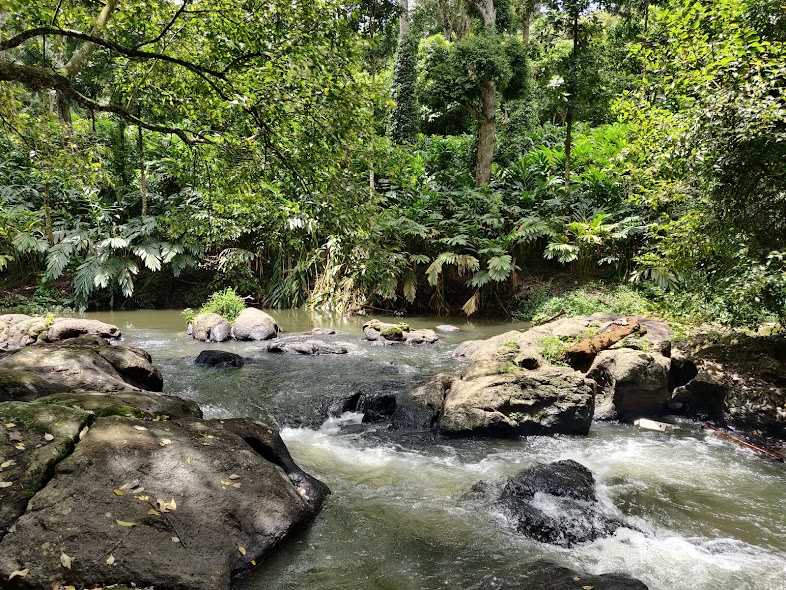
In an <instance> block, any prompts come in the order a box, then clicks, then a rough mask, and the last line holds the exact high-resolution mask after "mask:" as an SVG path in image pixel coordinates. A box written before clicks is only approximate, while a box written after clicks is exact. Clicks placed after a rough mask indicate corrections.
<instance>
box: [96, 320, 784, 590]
mask: <svg viewBox="0 0 786 590" xmlns="http://www.w3.org/2000/svg"><path fill="white" fill-rule="evenodd" d="M274 315H275V317H276V318H277V319H278V321H279V323H280V324H281V326H282V327H283V328H284V329H285V330H287V334H285V337H293V336H294V335H295V334H297V333H298V332H303V331H306V330H308V329H310V328H312V327H315V326H324V327H332V328H334V329H335V330H336V331H337V334H336V335H335V336H326V337H320V338H322V339H324V340H326V341H328V342H331V343H340V344H342V345H343V346H345V347H346V348H347V349H349V354H347V355H344V356H336V357H300V356H289V355H272V354H267V353H265V352H263V351H262V350H261V347H260V345H259V344H255V343H238V342H232V343H223V344H210V345H207V344H202V343H196V342H194V341H193V340H191V339H190V338H187V337H186V336H185V331H184V329H185V326H184V325H183V322H182V320H181V318H180V316H179V314H178V313H177V312H170V311H153V312H148V311H145V312H120V313H117V312H116V313H112V314H90V317H97V318H98V319H102V320H104V321H109V322H111V323H114V324H116V325H118V326H119V327H120V328H121V329H123V331H124V332H125V340H124V343H125V344H129V345H133V346H141V347H143V348H146V349H147V350H148V351H149V352H150V353H151V354H152V355H153V357H154V360H155V362H156V363H157V364H158V366H159V367H160V368H161V370H162V372H163V374H164V379H165V388H166V390H167V391H170V392H172V393H178V394H180V395H183V396H186V397H189V398H191V399H194V400H196V401H197V402H198V403H200V404H201V405H202V407H203V409H204V410H205V412H206V413H207V414H208V415H209V416H222V417H223V416H246V415H249V416H253V417H256V418H261V419H264V420H268V421H273V422H276V423H277V424H279V425H281V426H283V430H282V436H283V437H284V439H285V440H286V442H287V445H288V447H289V448H290V450H291V452H292V455H293V456H294V457H295V459H296V461H297V462H298V463H299V464H300V465H301V466H302V467H303V468H304V469H306V470H307V471H309V472H311V473H312V474H314V475H316V476H317V477H319V478H320V479H322V480H323V481H325V482H326V483H327V484H328V485H329V486H330V487H331V489H332V490H333V495H332V496H331V497H330V498H329V499H328V501H327V502H326V504H325V506H324V509H323V511H322V513H321V514H320V516H319V517H318V518H317V520H316V522H315V523H314V524H313V525H312V526H311V527H310V528H309V529H308V530H306V531H303V532H301V533H299V534H298V535H297V536H296V537H295V538H294V539H293V540H292V541H291V542H288V543H285V544H284V545H283V546H282V547H281V548H280V550H279V551H278V552H276V553H275V554H274V555H273V556H271V557H270V558H268V560H267V561H265V563H264V564H263V566H262V567H260V568H258V569H257V570H256V571H254V572H251V573H250V574H248V575H246V576H245V577H243V578H242V579H240V580H238V581H237V582H236V584H235V586H236V588H237V589H238V590H284V589H287V590H289V589H292V590H294V589H298V590H303V589H309V590H312V589H313V590H334V589H335V590H339V589H341V590H346V589H353V588H357V589H364V590H365V589H379V590H383V589H385V590H387V589H390V590H393V589H397V590H398V589H416V590H419V589H423V590H437V589H443V588H444V589H451V590H455V589H459V588H467V587H469V586H471V585H472V584H474V583H477V582H478V581H480V580H482V579H484V578H487V577H488V576H495V577H497V578H498V579H505V578H506V577H512V576H514V575H516V574H518V573H519V572H520V571H521V570H522V564H526V563H528V562H531V561H534V560H536V559H542V558H546V559H550V560H552V561H555V562H557V563H560V564H562V565H566V566H569V567H574V568H577V569H583V570H586V571H588V572H590V573H603V572H607V571H621V572H626V573H629V574H631V575H633V576H635V577H637V578H639V579H641V580H642V581H644V582H645V583H647V584H648V585H649V587H650V588H651V589H653V590H694V589H701V590H716V589H749V590H783V589H784V588H786V582H785V581H786V557H785V556H786V470H784V468H783V466H782V465H776V464H772V463H769V462H768V461H767V460H765V459H761V458H759V457H757V456H754V455H753V454H751V453H749V452H748V451H745V450H743V449H741V448H739V447H736V446H732V445H731V444H730V443H728V442H727V441H724V440H722V439H720V438H718V437H715V436H713V435H712V434H710V433H707V432H703V431H700V430H699V429H698V427H697V426H696V425H694V424H691V423H689V422H686V423H683V424H682V428H680V430H679V431H678V432H677V433H675V434H673V435H667V434H661V433H640V432H638V431H637V430H636V429H634V428H632V427H629V426H626V425H617V424H595V425H594V426H593V429H592V431H591V433H590V435H589V436H587V437H560V436H557V437H529V438H526V439H519V440H485V439H483V440H452V439H443V438H439V437H435V436H432V435H430V434H426V433H417V434H412V433H399V432H392V431H390V430H388V429H386V428H385V427H381V426H376V427H366V426H362V427H361V426H360V425H358V424H357V422H358V416H352V415H347V416H345V417H342V418H341V419H335V420H331V421H329V422H328V423H326V424H324V425H322V426H321V427H317V426H312V419H313V417H314V415H315V409H316V408H318V407H319V405H320V404H321V403H322V401H323V400H324V399H326V398H328V397H330V396H333V395H340V394H346V393H349V392H351V391H352V390H353V389H355V388H357V387H359V386H361V385H364V384H367V383H372V382H375V381H381V380H385V381H394V382H396V383H400V384H401V387H402V388H403V387H410V386H412V385H414V384H417V383H420V382H423V381H425V380H426V379H428V377H429V376H431V375H433V374H435V373H437V372H439V371H442V370H450V369H452V368H454V367H456V366H457V365H456V363H455V362H454V361H453V360H452V359H451V358H450V354H451V352H452V350H453V348H454V347H455V346H456V345H457V344H458V343H459V342H461V341H463V340H466V339H471V338H485V337H488V336H491V335H493V334H498V333H501V332H504V331H506V330H509V329H513V328H516V327H523V326H521V325H519V326H516V325H511V324H510V323H502V322H485V323H484V322H477V323H473V324H468V323H466V322H465V321H464V320H455V319H454V320H452V323H454V324H455V325H457V326H459V327H460V328H461V332H458V333H449V334H441V335H440V336H441V340H440V341H439V342H438V343H437V344H435V345H433V346H430V347H407V346H389V347H382V346H373V345H371V344H370V343H366V342H362V341H361V339H360V338H361V326H362V323H363V321H364V319H363V318H358V319H345V318H336V317H333V316H314V315H309V314H307V313H306V312H301V311H291V310H287V311H283V312H274ZM406 321H407V322H408V323H410V324H411V325H413V326H414V327H434V326H435V325H437V324H441V323H446V321H445V320H444V319H435V318H411V317H407V318H406ZM205 348H218V349H223V350H230V351H233V352H236V353H238V354H242V355H244V356H246V357H248V358H249V361H248V364H247V365H246V366H245V367H243V368H240V369H228V370H223V371H216V370H212V369H206V368H203V367H197V366H195V365H194V364H193V359H194V358H195V357H196V355H197V354H198V353H199V352H200V351H201V350H203V349H205ZM568 458H570V459H575V460H576V461H579V462H580V463H582V464H584V465H586V466H587V467H589V468H590V469H591V470H592V471H593V473H595V476H596V478H597V480H598V482H599V497H600V501H601V502H602V503H603V504H604V506H605V509H606V510H608V511H610V512H612V513H614V514H615V515H617V516H618V517H619V518H620V519H621V520H623V521H624V522H626V523H627V524H628V526H629V528H622V529H620V530H619V531H617V533H616V534H615V535H614V536H613V537H611V538H608V539H601V540H598V541H595V542H593V543H590V544H587V545H584V546H581V547H578V548H573V549H561V548H555V547H549V546H546V545H542V544H539V543H536V542H533V541H529V540H527V539H525V538H523V537H521V536H520V535H518V534H515V533H514V532H512V530H511V528H510V527H509V526H508V525H507V523H506V522H505V520H504V517H503V516H502V515H501V514H498V513H497V512H495V511H494V510H493V508H492V505H491V500H490V498H478V497H477V495H471V494H467V491H468V490H469V488H471V487H472V485H473V484H475V483H476V482H478V481H481V480H482V481H486V482H489V483H491V484H494V483H496V482H499V481H500V480H501V479H502V478H504V477H506V476H509V475H512V474H514V473H516V472H517V471H518V470H520V469H522V468H524V467H527V466H529V465H532V464H534V463H536V462H540V461H554V460H558V459H568Z"/></svg>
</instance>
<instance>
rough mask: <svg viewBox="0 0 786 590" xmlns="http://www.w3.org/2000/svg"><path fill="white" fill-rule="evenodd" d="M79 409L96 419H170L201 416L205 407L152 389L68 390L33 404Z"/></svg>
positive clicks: (40, 399) (30, 405) (32, 405)
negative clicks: (150, 390) (109, 417)
mask: <svg viewBox="0 0 786 590" xmlns="http://www.w3.org/2000/svg"><path fill="white" fill-rule="evenodd" d="M37 405H56V406H66V407H69V408H77V409H79V410H84V411H85V412H88V413H89V414H91V415H92V416H93V417H94V418H95V419H97V418H102V417H105V416H127V417H131V418H140V419H143V420H155V421H159V420H168V419H170V418H172V419H174V418H201V417H202V410H201V409H200V408H199V405H198V404H197V403H196V402H193V401H191V400H188V399H184V398H182V397H178V396H175V395H166V394H161V393H153V392H149V391H146V392H139V391H117V392H112V393H100V392H97V391H69V392H68V393H57V394H55V395H49V396H46V397H42V398H39V399H37V400H36V401H35V403H34V404H29V407H31V408H32V407H34V406H37Z"/></svg>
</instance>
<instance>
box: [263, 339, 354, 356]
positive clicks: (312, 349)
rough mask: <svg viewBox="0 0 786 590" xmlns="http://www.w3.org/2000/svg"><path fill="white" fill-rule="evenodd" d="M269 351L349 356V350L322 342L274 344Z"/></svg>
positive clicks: (303, 341) (300, 341) (294, 341)
mask: <svg viewBox="0 0 786 590" xmlns="http://www.w3.org/2000/svg"><path fill="white" fill-rule="evenodd" d="M267 351H268V352H284V353H289V354H305V355H321V354H347V349H346V348H344V347H343V346H335V345H332V344H327V343H326V342H323V341H322V340H288V341H285V342H273V343H271V344H270V345H268V347H267Z"/></svg>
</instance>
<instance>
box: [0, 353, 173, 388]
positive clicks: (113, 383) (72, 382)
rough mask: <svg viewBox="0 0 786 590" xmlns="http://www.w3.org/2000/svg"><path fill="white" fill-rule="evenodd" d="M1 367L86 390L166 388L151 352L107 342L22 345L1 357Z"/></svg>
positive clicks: (66, 386)
mask: <svg viewBox="0 0 786 590" xmlns="http://www.w3.org/2000/svg"><path fill="white" fill-rule="evenodd" d="M0 369H11V370H15V371H24V372H27V373H28V374H32V375H35V376H37V377H40V378H42V379H45V380H47V381H49V382H50V383H53V384H56V385H59V386H62V387H64V388H67V389H78V390H83V391H123V390H128V389H145V390H149V391H161V389H162V388H163V378H162V377H161V373H160V372H159V370H158V369H157V368H156V367H155V366H154V365H153V363H152V361H151V357H150V355H149V354H148V353H147V352H145V351H143V350H141V349H138V348H130V347H126V346H109V345H106V343H105V342H104V345H101V346H93V345H90V346H87V345H69V344H67V343H61V344H42V345H38V346H32V347H27V348H22V349H19V350H17V351H15V352H13V353H11V354H7V355H4V356H3V357H2V358H0ZM49 393H51V392H49Z"/></svg>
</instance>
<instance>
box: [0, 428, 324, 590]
mask: <svg viewBox="0 0 786 590" xmlns="http://www.w3.org/2000/svg"><path fill="white" fill-rule="evenodd" d="M282 449H284V450H285V447H284V445H283V442H281V441H280V438H279V437H278V435H277V433H276V432H275V430H273V429H272V428H269V427H267V426H265V425H263V424H261V423H257V422H254V421H251V420H242V419H241V420H224V421H219V420H210V421H202V420H199V419H195V418H185V419H180V420H177V421H159V422H150V421H147V422H141V421H138V420H135V419H130V418H124V417H116V416H115V417H107V418H101V419H100V420H98V421H97V422H96V423H95V424H94V425H93V426H91V428H90V430H89V432H88V433H87V434H86V436H85V437H84V438H83V439H82V440H81V441H80V442H79V443H78V444H77V445H76V448H75V450H74V452H73V453H72V454H71V455H70V456H69V457H68V458H66V459H65V460H64V461H62V462H61V463H60V464H59V465H58V467H57V469H56V471H55V473H54V477H53V478H52V480H51V481H50V482H49V483H48V484H47V485H46V486H45V487H44V488H43V489H42V490H41V491H40V492H38V493H37V494H36V495H35V496H34V497H33V498H32V499H31V500H30V503H29V507H28V511H27V512H26V513H25V514H24V515H23V516H22V517H21V518H19V520H18V521H17V522H16V525H15V527H14V529H13V532H9V533H8V534H7V535H6V536H5V538H4V539H3V540H2V542H0V577H1V578H2V579H4V580H7V579H8V576H9V575H10V573H11V572H13V571H16V570H22V569H28V570H29V573H28V574H27V576H26V577H24V578H15V579H14V580H15V582H16V581H18V587H19V588H36V589H39V588H50V587H51V583H52V580H54V579H59V580H60V581H61V582H62V584H63V585H73V586H76V587H78V588H82V587H92V586H93V585H95V586H101V587H103V586H108V585H110V584H117V583H128V581H130V580H133V581H134V582H135V584H136V585H137V586H138V587H147V586H154V587H155V588H156V589H157V590H184V589H194V588H199V589H204V590H225V589H228V588H229V585H230V577H231V575H233V574H235V573H238V572H241V571H244V570H246V569H250V568H251V567H253V566H252V560H254V561H256V562H258V561H260V560H261V559H262V558H263V557H264V556H265V555H266V554H267V553H269V552H270V550H271V549H272V548H273V547H274V546H275V545H276V544H277V543H279V542H280V541H281V539H282V538H284V537H285V536H287V535H289V534H290V533H291V532H293V531H294V530H296V529H298V528H299V527H302V526H304V525H306V524H307V523H309V522H310V521H311V520H312V519H313V518H314V516H315V515H316V513H317V511H318V510H319V507H320V505H321V503H322V501H323V499H324V497H325V495H326V494H327V493H328V490H327V488H326V487H325V486H324V484H321V483H320V482H318V481H317V480H315V479H313V478H311V477H310V476H308V475H307V474H305V473H303V472H302V471H300V470H299V469H293V467H292V465H293V464H292V463H291V458H290V457H289V456H288V453H287V454H286V455H285V456H282ZM141 487H143V488H144V491H143V492H141V491H140V492H134V490H135V489H138V488H141ZM123 488H125V490H123ZM113 490H119V491H121V492H122V491H125V493H123V495H119V494H117V493H115V492H113ZM159 501H160V502H159ZM172 501H174V505H172V504H171V502H172ZM161 503H170V507H171V508H174V509H172V510H171V511H169V512H164V511H163V510H162V506H161ZM154 507H155V508H157V511H156V512H151V510H152V509H153V508H154ZM131 525H133V526H131ZM61 553H65V554H66V555H68V556H69V558H70V560H71V568H70V569H66V568H64V567H63V566H62V565H61ZM110 555H111V556H112V557H113V558H114V559H113V560H111V561H110V563H107V558H108V557H109V556H110Z"/></svg>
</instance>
